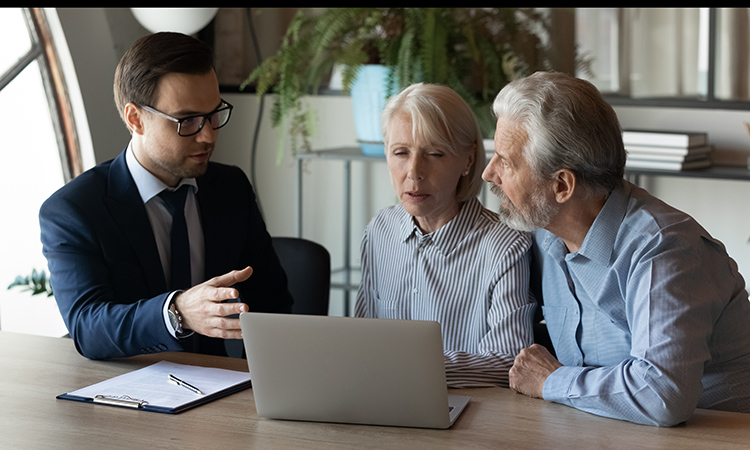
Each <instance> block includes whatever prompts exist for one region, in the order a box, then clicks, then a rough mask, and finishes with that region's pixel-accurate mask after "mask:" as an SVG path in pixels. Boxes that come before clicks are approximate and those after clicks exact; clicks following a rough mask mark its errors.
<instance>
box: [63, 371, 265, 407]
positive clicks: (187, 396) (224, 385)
mask: <svg viewBox="0 0 750 450" xmlns="http://www.w3.org/2000/svg"><path fill="white" fill-rule="evenodd" d="M170 374H171V375H174V376H176V377H178V378H180V379H181V380H186V381H187V382H188V383H190V384H191V385H194V386H197V387H199V388H200V391H202V392H203V394H198V393H196V392H193V391H192V390H190V389H187V388H185V387H184V386H180V385H175V384H172V383H170V382H169V375H170ZM250 386H251V381H250V374H249V373H247V372H240V371H236V370H228V369H218V368H215V367H201V366H191V365H185V364H177V363H172V362H169V361H160V362H158V363H155V364H152V365H150V366H146V367H144V368H142V369H138V370H134V371H132V372H128V373H125V374H123V375H119V376H116V377H113V378H110V379H108V380H104V381H102V382H99V383H96V384H92V385H90V386H87V387H84V388H81V389H77V390H75V391H71V392H66V393H64V394H60V395H58V396H57V397H56V398H58V399H62V400H72V401H78V402H86V403H95V404H102V405H106V406H115V407H119V408H130V409H136V410H142V411H150V412H158V413H164V414H177V413H180V412H182V411H186V410H188V409H190V408H194V407H196V406H199V405H203V404H205V403H208V402H211V401H213V400H216V399H218V398H221V397H225V396H227V395H230V394H233V393H235V392H239V391H242V390H244V389H247V388H249V387H250Z"/></svg>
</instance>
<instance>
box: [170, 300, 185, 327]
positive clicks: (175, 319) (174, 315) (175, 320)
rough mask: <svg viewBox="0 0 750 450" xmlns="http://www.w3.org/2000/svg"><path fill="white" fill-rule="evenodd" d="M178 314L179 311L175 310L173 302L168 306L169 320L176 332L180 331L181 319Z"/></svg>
mask: <svg viewBox="0 0 750 450" xmlns="http://www.w3.org/2000/svg"><path fill="white" fill-rule="evenodd" d="M178 314H179V313H178V312H177V311H176V310H175V307H174V304H172V305H171V306H170V307H169V322H170V323H171V324H172V328H174V330H175V331H176V332H177V333H182V320H180V317H179V316H178Z"/></svg>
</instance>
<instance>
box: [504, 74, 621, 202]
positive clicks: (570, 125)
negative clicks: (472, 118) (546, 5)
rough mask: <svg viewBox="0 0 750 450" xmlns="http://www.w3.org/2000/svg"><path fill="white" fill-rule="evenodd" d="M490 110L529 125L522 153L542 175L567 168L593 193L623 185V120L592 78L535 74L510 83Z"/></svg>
mask: <svg viewBox="0 0 750 450" xmlns="http://www.w3.org/2000/svg"><path fill="white" fill-rule="evenodd" d="M492 108H493V111H494V113H495V115H496V116H497V117H498V118H501V117H502V118H505V119H508V120H510V121H511V122H515V123H517V124H518V125H520V126H522V127H524V128H525V130H526V132H527V133H528V136H529V139H528V141H527V143H526V147H525V148H524V156H525V157H526V160H527V162H528V163H529V165H530V166H531V169H532V170H533V172H534V174H535V176H536V177H537V178H538V179H540V180H549V179H551V178H553V177H554V176H555V174H556V173H557V171H559V170H561V169H569V170H571V171H573V173H574V174H575V175H576V182H577V184H578V185H579V186H580V187H582V188H583V191H584V193H585V194H587V195H589V196H592V195H594V196H599V195H608V194H609V193H610V192H611V191H612V189H614V188H615V187H616V186H618V185H620V184H621V183H622V180H623V176H624V173H625V160H626V157H627V154H626V152H625V148H624V146H623V143H622V129H621V128H620V122H619V121H618V119H617V115H616V113H615V111H614V109H612V107H611V106H610V105H609V103H607V102H606V101H605V100H604V98H602V96H601V94H600V93H599V91H598V90H597V89H596V87H594V85H592V84H591V83H589V82H588V81H585V80H582V79H579V78H575V77H572V76H570V75H566V74H563V73H557V72H537V73H534V74H533V75H531V76H529V77H526V78H523V79H520V80H516V81H513V82H511V83H509V84H508V85H506V86H505V87H504V88H503V89H502V90H501V91H500V93H499V94H498V95H497V97H496V98H495V102H494V104H493V107H492Z"/></svg>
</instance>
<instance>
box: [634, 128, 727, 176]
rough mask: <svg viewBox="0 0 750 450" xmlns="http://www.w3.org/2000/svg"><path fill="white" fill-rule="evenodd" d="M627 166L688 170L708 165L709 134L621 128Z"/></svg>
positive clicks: (709, 160) (710, 148)
mask: <svg viewBox="0 0 750 450" xmlns="http://www.w3.org/2000/svg"><path fill="white" fill-rule="evenodd" d="M622 140H623V143H624V144H625V151H627V152H628V159H627V162H626V163H625V167H626V168H630V169H658V170H690V169H703V168H706V167H709V166H711V150H712V149H713V147H712V146H711V145H709V143H708V134H707V133H702V132H676V131H640V130H624V131H623V132H622Z"/></svg>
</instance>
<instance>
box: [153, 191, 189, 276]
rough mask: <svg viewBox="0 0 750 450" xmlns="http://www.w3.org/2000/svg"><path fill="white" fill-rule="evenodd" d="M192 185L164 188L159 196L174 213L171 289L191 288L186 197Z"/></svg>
mask: <svg viewBox="0 0 750 450" xmlns="http://www.w3.org/2000/svg"><path fill="white" fill-rule="evenodd" d="M188 189H190V187H189V186H188V185H186V184H183V185H182V186H180V187H179V188H178V189H177V190H175V191H171V190H169V189H165V190H163V191H162V192H161V193H160V194H159V197H161V198H162V199H163V200H164V203H165V204H166V206H167V209H168V210H169V212H170V213H171V214H172V231H171V241H172V244H171V247H172V279H171V280H170V289H173V290H176V289H190V287H192V282H191V276H190V241H189V240H188V233H187V223H186V222H185V198H186V197H187V192H188Z"/></svg>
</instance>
